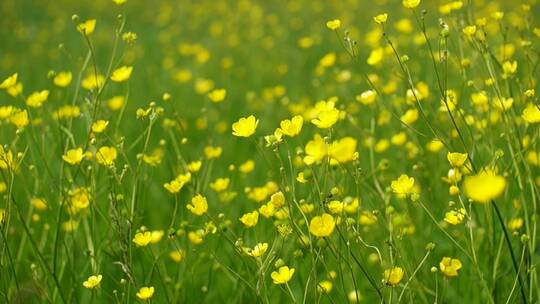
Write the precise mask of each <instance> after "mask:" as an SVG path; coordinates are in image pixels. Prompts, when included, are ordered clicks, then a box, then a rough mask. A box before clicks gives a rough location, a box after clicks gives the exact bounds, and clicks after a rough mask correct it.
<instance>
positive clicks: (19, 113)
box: [9, 110, 30, 129]
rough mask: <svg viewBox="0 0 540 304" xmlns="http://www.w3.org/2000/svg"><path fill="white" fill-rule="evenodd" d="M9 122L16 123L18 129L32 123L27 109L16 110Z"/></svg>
mask: <svg viewBox="0 0 540 304" xmlns="http://www.w3.org/2000/svg"><path fill="white" fill-rule="evenodd" d="M9 122H11V123H12V124H14V125H15V127H17V129H21V128H24V127H26V126H27V125H28V124H29V123H30V120H29V119H28V112H26V110H15V111H14V112H13V114H11V116H10V117H9Z"/></svg>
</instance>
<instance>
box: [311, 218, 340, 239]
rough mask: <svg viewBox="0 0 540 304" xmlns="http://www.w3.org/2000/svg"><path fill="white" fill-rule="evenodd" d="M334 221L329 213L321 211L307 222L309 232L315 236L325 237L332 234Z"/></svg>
mask: <svg viewBox="0 0 540 304" xmlns="http://www.w3.org/2000/svg"><path fill="white" fill-rule="evenodd" d="M335 226H336V221H335V220H334V217H333V216H331V215H330V214H327V213H323V214H322V215H320V216H315V217H314V218H312V219H311V222H310V223H309V232H311V234H313V235H314V236H316V237H325V236H329V235H331V234H332V232H333V231H334V227H335Z"/></svg>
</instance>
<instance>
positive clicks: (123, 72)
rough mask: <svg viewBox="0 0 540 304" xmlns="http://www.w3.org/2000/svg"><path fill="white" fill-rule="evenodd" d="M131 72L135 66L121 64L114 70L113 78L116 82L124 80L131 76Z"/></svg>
mask: <svg viewBox="0 0 540 304" xmlns="http://www.w3.org/2000/svg"><path fill="white" fill-rule="evenodd" d="M131 72H133V67H131V66H125V65H124V66H121V67H119V68H117V69H116V70H114V71H113V73H112V75H111V80H112V81H114V82H124V81H126V80H128V79H129V77H131Z"/></svg>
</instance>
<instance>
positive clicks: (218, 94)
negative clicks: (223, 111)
mask: <svg viewBox="0 0 540 304" xmlns="http://www.w3.org/2000/svg"><path fill="white" fill-rule="evenodd" d="M226 96H227V90H225V89H214V90H212V91H211V92H210V93H208V98H210V100H211V101H212V102H214V103H218V102H222V101H223V100H224V99H225V97H226Z"/></svg>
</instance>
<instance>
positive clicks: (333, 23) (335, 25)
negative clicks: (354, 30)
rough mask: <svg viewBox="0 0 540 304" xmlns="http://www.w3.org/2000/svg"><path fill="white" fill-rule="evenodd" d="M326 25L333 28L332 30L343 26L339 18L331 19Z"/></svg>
mask: <svg viewBox="0 0 540 304" xmlns="http://www.w3.org/2000/svg"><path fill="white" fill-rule="evenodd" d="M326 27H327V28H329V29H331V30H332V31H335V30H337V29H338V28H340V27H341V20H339V19H334V20H329V21H327V22H326Z"/></svg>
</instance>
